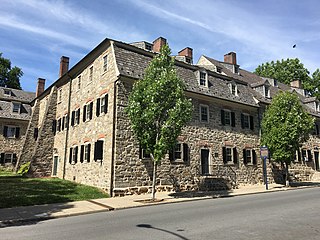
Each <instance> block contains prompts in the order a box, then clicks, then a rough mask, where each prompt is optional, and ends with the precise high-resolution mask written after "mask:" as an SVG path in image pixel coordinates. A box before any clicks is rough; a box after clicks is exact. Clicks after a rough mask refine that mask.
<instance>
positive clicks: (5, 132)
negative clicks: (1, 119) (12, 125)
mask: <svg viewBox="0 0 320 240" xmlns="http://www.w3.org/2000/svg"><path fill="white" fill-rule="evenodd" d="M3 136H4V137H7V136H8V127H7V126H4V127H3Z"/></svg>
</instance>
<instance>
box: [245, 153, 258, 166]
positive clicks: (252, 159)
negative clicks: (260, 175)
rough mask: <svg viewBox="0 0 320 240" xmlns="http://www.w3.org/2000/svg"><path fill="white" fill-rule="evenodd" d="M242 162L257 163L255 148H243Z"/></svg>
mask: <svg viewBox="0 0 320 240" xmlns="http://www.w3.org/2000/svg"><path fill="white" fill-rule="evenodd" d="M243 163H244V164H248V165H250V164H251V165H253V164H257V156H256V152H255V150H253V149H243Z"/></svg>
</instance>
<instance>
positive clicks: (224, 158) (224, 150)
mask: <svg viewBox="0 0 320 240" xmlns="http://www.w3.org/2000/svg"><path fill="white" fill-rule="evenodd" d="M222 158H223V163H224V164H226V163H227V149H226V147H223V148H222Z"/></svg>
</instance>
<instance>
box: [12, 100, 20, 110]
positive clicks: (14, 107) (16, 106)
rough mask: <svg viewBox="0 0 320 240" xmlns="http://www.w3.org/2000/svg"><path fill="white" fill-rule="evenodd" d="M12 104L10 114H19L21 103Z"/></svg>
mask: <svg viewBox="0 0 320 240" xmlns="http://www.w3.org/2000/svg"><path fill="white" fill-rule="evenodd" d="M12 104H13V108H12V112H14V113H20V108H21V103H15V102H14V103H12Z"/></svg>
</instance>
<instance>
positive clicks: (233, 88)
mask: <svg viewBox="0 0 320 240" xmlns="http://www.w3.org/2000/svg"><path fill="white" fill-rule="evenodd" d="M229 89H230V92H231V94H232V95H234V96H238V87H237V85H236V84H234V83H229Z"/></svg>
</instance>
